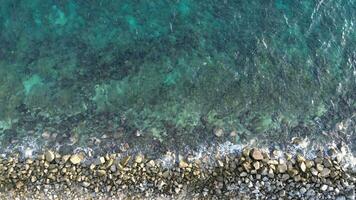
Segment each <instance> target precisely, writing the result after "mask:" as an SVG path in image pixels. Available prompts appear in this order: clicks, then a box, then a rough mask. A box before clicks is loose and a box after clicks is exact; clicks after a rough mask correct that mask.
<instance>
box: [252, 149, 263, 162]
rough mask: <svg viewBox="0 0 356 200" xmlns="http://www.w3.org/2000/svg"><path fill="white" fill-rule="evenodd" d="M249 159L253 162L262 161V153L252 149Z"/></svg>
mask: <svg viewBox="0 0 356 200" xmlns="http://www.w3.org/2000/svg"><path fill="white" fill-rule="evenodd" d="M251 157H252V158H253V159H255V160H263V155H262V152H261V151H260V150H258V149H253V150H252V152H251Z"/></svg>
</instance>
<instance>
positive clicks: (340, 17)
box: [0, 0, 356, 169]
mask: <svg viewBox="0 0 356 200" xmlns="http://www.w3.org/2000/svg"><path fill="white" fill-rule="evenodd" d="M0 5H1V6H0V154H1V155H3V158H4V159H5V158H6V157H8V156H10V155H13V154H14V153H19V157H20V158H31V157H35V156H38V155H39V154H41V152H43V151H44V150H46V149H51V151H55V152H57V153H59V154H61V155H66V154H73V153H79V152H81V153H85V154H91V155H93V156H97V155H98V156H102V155H106V154H113V153H121V154H125V155H127V156H129V155H131V156H134V155H136V154H138V153H143V154H144V155H145V156H146V157H147V156H148V157H150V158H151V159H160V158H161V157H162V156H163V155H166V153H167V152H171V153H172V154H174V155H175V157H176V160H175V163H176V164H177V163H179V160H180V159H179V156H178V155H184V156H185V157H186V156H187V155H189V154H192V153H197V152H204V150H205V149H206V148H215V147H218V146H222V147H224V148H226V151H230V150H231V149H230V150H228V149H229V148H230V147H226V146H229V145H230V146H231V145H232V146H235V147H236V146H238V147H239V148H242V147H244V146H250V147H259V148H267V149H268V148H276V149H279V150H281V151H290V150H291V149H293V151H292V152H293V155H294V154H295V153H302V154H303V156H307V155H308V156H311V157H313V155H314V151H315V150H316V149H319V148H320V147H322V148H323V149H324V148H326V147H329V146H333V147H335V148H337V149H338V150H340V148H341V147H343V148H344V151H343V152H344V154H345V155H349V156H350V155H351V159H348V160H349V164H348V165H349V166H348V167H349V168H352V167H353V169H355V167H354V166H356V164H355V163H356V161H355V158H354V156H353V155H354V154H355V152H356V145H355V140H356V134H355V132H356V101H355V99H356V51H355V49H356V31H355V30H356V29H355V21H356V12H355V9H354V8H356V3H355V1H352V0H336V1H307V0H302V1H285V0H265V1H256V0H251V1H233V0H219V1H218V0H209V1H206V0H204V1H203V0H194V1H193V0H176V1H164V0H156V1H137V0H120V1H81V0H79V1H74V0H66V1H54V0H50V1H40V0H33V1H23V0H16V1H13V0H2V1H1V2H0ZM295 146H297V148H296V147H295ZM303 168H304V167H303ZM0 169H1V168H0Z"/></svg>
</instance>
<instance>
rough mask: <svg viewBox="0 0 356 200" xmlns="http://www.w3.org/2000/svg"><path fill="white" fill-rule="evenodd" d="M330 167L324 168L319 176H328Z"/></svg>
mask: <svg viewBox="0 0 356 200" xmlns="http://www.w3.org/2000/svg"><path fill="white" fill-rule="evenodd" d="M330 172H331V171H330V169H329V168H324V169H323V170H322V171H321V172H320V176H321V177H328V176H329V174H330Z"/></svg>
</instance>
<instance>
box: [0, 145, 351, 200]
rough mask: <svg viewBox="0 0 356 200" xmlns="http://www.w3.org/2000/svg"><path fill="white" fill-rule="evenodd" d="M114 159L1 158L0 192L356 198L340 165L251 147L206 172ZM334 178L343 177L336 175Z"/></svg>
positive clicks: (187, 162)
mask: <svg viewBox="0 0 356 200" xmlns="http://www.w3.org/2000/svg"><path fill="white" fill-rule="evenodd" d="M245 154H246V155H247V157H246V156H244V155H245ZM116 155H117V154H115V155H114V154H112V155H108V154H107V155H105V156H103V157H98V159H96V160H94V161H93V160H90V159H86V160H85V162H83V161H84V154H81V153H79V154H73V155H64V156H60V155H59V154H57V153H55V152H54V151H50V150H48V151H45V152H44V153H43V154H42V156H39V157H38V158H35V159H34V160H29V159H27V160H25V161H18V159H17V158H16V157H12V158H11V159H8V160H6V161H3V160H2V159H0V171H1V172H2V175H1V174H0V188H1V187H2V185H3V184H4V183H11V184H13V185H12V187H14V188H15V189H16V190H19V191H24V188H27V187H34V188H37V186H38V187H39V186H41V187H39V189H34V190H35V191H49V190H48V189H46V188H43V187H42V186H46V187H49V186H56V187H59V186H60V185H65V186H66V187H67V189H68V190H70V188H73V186H74V185H77V186H82V188H83V189H84V190H85V191H88V192H89V193H90V191H92V192H95V193H96V194H106V193H107V194H115V193H116V192H117V191H118V190H120V191H121V190H122V191H124V190H125V191H126V190H128V191H131V192H133V191H135V192H138V193H141V192H142V193H147V192H148V191H156V189H157V190H158V191H160V194H162V195H168V196H169V195H173V194H177V195H181V194H183V192H185V191H186V190H187V188H189V190H190V191H194V190H195V184H197V185H196V186H197V187H201V186H204V188H206V191H205V190H204V192H202V193H200V194H203V193H204V194H205V197H206V198H205V199H210V196H209V195H212V196H211V197H213V196H214V195H218V196H219V195H220V196H219V197H221V198H222V199H231V198H232V197H236V196H234V195H247V196H246V197H250V199H264V198H266V199H278V197H285V198H284V199H301V198H302V197H307V199H322V198H324V199H336V198H337V195H338V194H342V195H348V197H349V196H350V197H353V196H355V195H354V192H353V193H352V191H353V190H352V189H353V187H354V182H353V181H352V180H354V179H352V176H350V175H348V174H347V173H345V172H344V171H342V170H341V169H336V168H335V167H334V166H336V165H337V163H332V166H331V167H326V166H329V165H330V163H328V164H325V161H323V159H319V160H318V161H315V162H316V163H317V164H319V169H322V170H321V171H320V173H319V172H318V170H317V169H316V167H317V166H316V165H314V164H312V163H313V162H314V159H313V160H311V161H310V162H309V160H305V159H304V158H301V157H299V158H298V156H297V158H290V159H288V161H285V160H283V159H282V158H281V159H279V161H277V160H275V159H270V158H269V156H268V155H267V153H264V152H262V151H261V150H259V149H252V150H249V149H248V148H244V150H243V156H240V155H238V156H237V157H233V155H229V156H226V157H224V156H220V157H219V159H218V160H216V163H211V166H209V165H205V164H207V163H204V168H202V167H201V166H202V163H201V162H196V161H195V160H194V159H192V158H190V157H188V158H185V157H183V156H180V157H179V159H180V161H179V163H178V164H177V165H175V164H174V165H173V166H172V167H168V168H165V167H162V165H161V164H160V163H161V160H149V161H148V160H147V161H148V162H147V161H146V160H145V158H144V155H143V154H138V155H136V156H135V159H134V162H132V163H131V164H129V160H130V158H131V157H130V156H126V157H124V158H123V159H121V160H120V162H114V161H115V159H116ZM56 158H61V159H56ZM68 160H69V161H70V163H68V162H67V161H68ZM333 162H334V161H333ZM80 163H82V164H81V165H79V164H80ZM94 163H98V165H94ZM308 163H309V164H308ZM321 163H323V165H322V164H321ZM231 166H234V167H233V168H230V167H231ZM321 167H322V168H321ZM302 172H303V173H302ZM332 173H336V174H339V175H338V176H333V175H332ZM22 174H23V175H22ZM312 175H313V176H312ZM317 175H319V177H318V176H317ZM334 177H336V178H334ZM190 183H193V184H192V185H190ZM200 184H203V185H200ZM32 185H33V186H32ZM328 185H333V187H329V186H328ZM25 186H26V187H25ZM316 191H317V192H316ZM347 191H349V192H347ZM350 191H351V192H350ZM0 194H1V192H0ZM197 195H198V194H197ZM224 195H225V196H224ZM229 195H230V196H229ZM231 195H232V196H231ZM168 196H167V197H168ZM197 197H201V196H199V195H198V196H197ZM225 197H226V198H225ZM321 197H322V198H321ZM236 198H238V199H239V197H236ZM211 199H214V198H211ZM242 199H243V198H242Z"/></svg>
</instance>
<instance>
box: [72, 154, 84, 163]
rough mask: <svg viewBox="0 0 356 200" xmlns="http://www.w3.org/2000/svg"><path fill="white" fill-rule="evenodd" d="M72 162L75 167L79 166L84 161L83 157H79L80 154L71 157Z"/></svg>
mask: <svg viewBox="0 0 356 200" xmlns="http://www.w3.org/2000/svg"><path fill="white" fill-rule="evenodd" d="M69 160H70V162H71V163H72V164H73V165H77V164H79V163H80V162H82V160H83V156H81V155H79V154H74V155H72V156H71V157H70V159H69Z"/></svg>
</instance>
